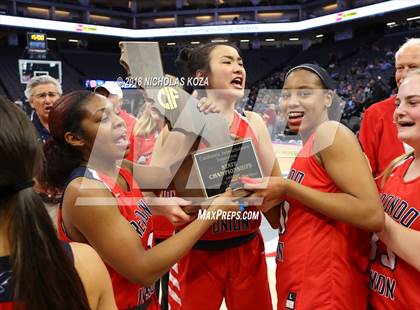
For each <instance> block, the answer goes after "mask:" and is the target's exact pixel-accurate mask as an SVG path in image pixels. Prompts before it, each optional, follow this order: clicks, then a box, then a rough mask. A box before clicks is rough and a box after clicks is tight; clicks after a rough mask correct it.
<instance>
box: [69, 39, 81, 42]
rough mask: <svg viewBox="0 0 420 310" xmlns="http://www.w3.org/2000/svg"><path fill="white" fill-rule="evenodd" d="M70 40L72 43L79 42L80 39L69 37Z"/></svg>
mask: <svg viewBox="0 0 420 310" xmlns="http://www.w3.org/2000/svg"><path fill="white" fill-rule="evenodd" d="M68 41H69V42H72V43H79V40H76V39H69V40H68Z"/></svg>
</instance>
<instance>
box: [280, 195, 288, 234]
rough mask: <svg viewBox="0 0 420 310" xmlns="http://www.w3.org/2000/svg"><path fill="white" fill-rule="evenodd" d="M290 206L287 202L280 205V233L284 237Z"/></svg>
mask: <svg viewBox="0 0 420 310" xmlns="http://www.w3.org/2000/svg"><path fill="white" fill-rule="evenodd" d="M289 210H290V204H289V203H288V202H287V201H283V202H282V203H281V205H280V226H279V233H280V235H284V234H285V233H286V223H287V220H288V219H289Z"/></svg>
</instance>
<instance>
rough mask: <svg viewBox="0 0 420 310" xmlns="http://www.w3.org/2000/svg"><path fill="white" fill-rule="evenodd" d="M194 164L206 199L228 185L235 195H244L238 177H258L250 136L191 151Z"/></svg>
mask: <svg viewBox="0 0 420 310" xmlns="http://www.w3.org/2000/svg"><path fill="white" fill-rule="evenodd" d="M193 157H194V166H195V168H196V170H197V172H198V177H199V180H200V183H201V185H202V190H203V194H204V195H205V197H206V198H207V199H211V198H214V197H216V196H217V195H219V194H221V193H223V192H224V191H225V190H226V189H227V188H228V187H230V188H232V189H233V191H234V195H235V196H246V195H247V194H248V193H247V192H246V191H245V190H243V184H242V183H241V181H240V179H241V178H242V177H250V178H262V177H263V175H262V172H261V167H260V163H259V161H258V157H257V155H256V152H255V148H254V145H253V143H252V140H251V139H245V140H238V141H236V142H234V143H233V144H230V145H226V146H221V147H216V148H210V149H205V150H202V151H198V152H195V153H194V154H193Z"/></svg>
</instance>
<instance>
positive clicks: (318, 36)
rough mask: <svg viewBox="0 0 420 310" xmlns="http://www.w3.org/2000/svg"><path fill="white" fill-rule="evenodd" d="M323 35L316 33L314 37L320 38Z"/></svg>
mask: <svg viewBox="0 0 420 310" xmlns="http://www.w3.org/2000/svg"><path fill="white" fill-rule="evenodd" d="M323 36H324V35H323V34H317V35H316V36H315V37H316V38H322V37H323Z"/></svg>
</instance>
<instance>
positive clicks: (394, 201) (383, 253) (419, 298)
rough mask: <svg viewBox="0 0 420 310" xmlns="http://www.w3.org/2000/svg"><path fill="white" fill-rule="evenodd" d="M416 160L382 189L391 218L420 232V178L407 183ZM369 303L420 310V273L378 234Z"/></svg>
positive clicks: (373, 250)
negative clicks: (391, 248)
mask: <svg viewBox="0 0 420 310" xmlns="http://www.w3.org/2000/svg"><path fill="white" fill-rule="evenodd" d="M412 162H413V158H410V159H408V160H406V161H405V162H404V163H403V164H401V165H400V166H398V167H397V168H396V169H395V170H394V171H393V173H392V174H391V176H390V177H389V179H388V180H387V182H386V184H385V185H384V187H383V188H382V190H381V201H382V205H383V207H384V210H385V212H386V213H388V215H389V216H390V217H391V218H392V219H393V220H395V221H397V222H398V223H400V224H401V225H404V226H405V227H407V228H410V229H414V230H420V198H419V197H420V196H419V193H420V177H418V178H416V179H414V180H411V181H408V182H406V181H404V175H405V173H406V172H407V169H408V168H409V166H410V164H411V163H412ZM370 254H371V257H370V258H371V260H372V262H371V270H370V289H371V291H370V295H369V303H370V304H371V305H372V306H373V307H374V308H375V309H420V272H418V271H417V270H416V269H415V268H414V267H412V266H411V265H409V264H408V263H406V262H405V261H404V260H403V259H402V258H400V257H398V256H396V255H395V254H394V253H393V252H392V251H391V250H390V249H388V248H387V247H386V245H385V244H384V243H382V242H381V241H380V240H379V239H378V237H377V236H376V235H375V234H374V235H373V236H372V241H371V253H370Z"/></svg>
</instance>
